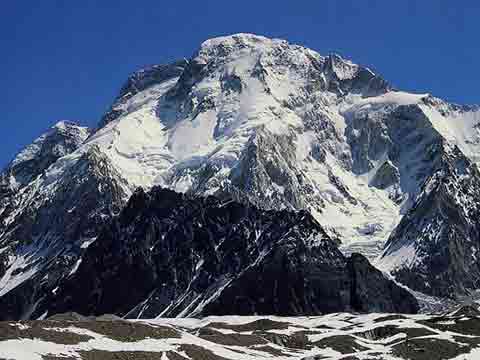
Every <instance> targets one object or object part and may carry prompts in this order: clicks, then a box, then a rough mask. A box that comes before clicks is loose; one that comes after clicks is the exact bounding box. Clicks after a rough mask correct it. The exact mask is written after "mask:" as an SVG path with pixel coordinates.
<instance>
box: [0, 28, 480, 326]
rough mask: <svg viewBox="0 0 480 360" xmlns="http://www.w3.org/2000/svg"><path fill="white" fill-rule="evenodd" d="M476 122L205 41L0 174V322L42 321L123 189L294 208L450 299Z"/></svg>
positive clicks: (469, 244)
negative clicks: (98, 115)
mask: <svg viewBox="0 0 480 360" xmlns="http://www.w3.org/2000/svg"><path fill="white" fill-rule="evenodd" d="M479 123H480V110H479V108H478V107H465V106H458V105H454V104H449V103H447V102H445V101H442V100H440V99H437V98H435V97H433V96H431V95H429V94H412V93H407V92H402V91H397V90H394V89H393V88H392V87H391V86H390V85H389V84H388V82H387V81H385V80H384V79H383V78H382V77H380V76H379V75H377V74H375V73H374V72H372V71H371V70H370V69H368V68H366V67H362V66H359V65H357V64H355V63H353V62H351V61H349V60H346V59H343V58H342V57H340V56H338V55H326V56H323V55H320V54H318V53H317V52H315V51H313V50H310V49H307V48H305V47H302V46H298V45H292V44H289V43H288V42H287V41H284V40H278V39H268V38H266V37H262V36H256V35H251V34H236V35H231V36H225V37H219V38H215V39H210V40H207V41H205V42H204V43H203V44H201V46H200V48H199V49H198V50H197V52H196V53H195V54H194V55H193V56H192V57H191V58H190V59H188V60H185V59H182V60H179V61H175V62H173V63H171V64H165V65H155V66H151V67H149V68H145V69H142V70H140V71H138V72H135V73H134V74H132V75H130V77H129V78H128V80H127V82H126V83H125V85H124V86H123V87H122V89H121V91H120V93H119V95H118V97H117V98H116V99H115V101H114V102H113V105H112V106H111V108H110V109H109V110H108V112H107V113H106V114H105V115H104V116H103V117H102V120H101V122H100V124H99V126H98V128H97V129H96V130H94V131H91V132H90V131H89V130H87V129H83V128H80V127H75V126H74V125H71V124H66V123H64V124H63V125H57V126H56V127H55V128H54V130H51V131H50V132H49V133H47V134H46V135H44V136H42V137H41V138H40V139H39V140H37V141H35V142H34V143H33V144H32V145H31V146H29V147H27V149H26V150H24V151H23V152H22V153H21V154H20V155H19V156H18V157H17V159H20V160H16V161H14V162H12V164H10V166H9V167H8V168H7V169H6V170H5V171H4V173H3V175H2V183H1V193H0V196H1V198H0V205H1V209H2V210H1V213H0V220H1V221H2V223H1V224H0V230H1V232H0V309H7V310H6V313H8V314H10V315H9V316H12V317H19V316H22V317H30V316H31V315H32V314H35V315H38V312H39V311H44V310H45V311H48V308H49V304H45V303H42V299H43V300H44V299H47V298H51V294H55V293H56V292H57V291H60V290H62V285H63V284H67V283H68V281H69V280H68V279H69V278H71V277H72V276H73V277H75V273H76V271H77V270H78V271H87V270H82V269H83V267H82V266H86V265H82V262H83V259H84V257H85V256H86V257H85V259H87V258H89V259H90V258H91V256H92V255H91V254H90V255H88V254H89V251H94V250H89V247H90V245H91V244H93V243H94V242H95V241H96V240H97V239H98V238H99V234H100V232H101V231H102V229H103V228H104V227H105V226H107V227H108V226H113V225H111V222H112V221H113V223H115V222H114V221H116V220H115V219H117V217H118V214H119V213H120V212H121V211H122V209H123V208H124V207H125V205H126V204H127V201H128V199H129V198H130V197H131V196H132V194H133V193H134V192H135V190H136V189H137V188H138V187H142V188H143V189H144V190H145V191H147V192H148V191H149V190H150V189H152V188H158V187H162V188H167V189H171V190H174V191H176V192H181V193H186V194H187V195H188V196H191V197H197V196H201V197H206V196H210V195H211V196H214V197H216V198H217V199H219V201H224V202H228V201H231V200H234V201H235V202H238V203H241V204H244V205H248V206H252V205H253V206H254V207H255V208H257V209H260V210H259V211H273V210H276V211H279V210H285V211H294V212H295V211H299V210H302V211H307V212H308V213H310V214H311V216H312V217H313V219H315V222H318V225H319V226H320V227H321V229H322V231H325V236H326V237H328V238H329V239H331V240H332V241H334V242H336V243H337V244H339V245H340V248H341V250H342V251H343V252H344V253H345V254H347V255H348V254H350V253H352V252H361V253H363V254H364V255H366V256H367V257H368V258H369V259H371V260H372V261H374V263H375V264H376V265H377V266H378V267H379V268H380V269H382V270H384V271H387V272H390V273H391V274H392V275H393V276H396V277H397V280H398V281H400V282H403V283H404V284H406V285H408V286H409V287H410V288H412V289H414V290H418V291H422V292H424V293H427V294H430V295H438V296H448V297H454V296H457V295H463V294H466V293H468V292H469V291H470V290H472V289H476V288H477V287H478V281H479V280H480V268H479V265H478V261H477V260H476V253H477V251H478V249H479V246H480V244H479V243H478V239H479V236H478V232H479V231H480V229H479V226H478V220H477V219H478V216H477V213H478V207H479V205H478V194H479V193H480V188H479V187H480V185H479V184H480V178H479V173H478V168H477V161H478V158H477V157H476V154H477V153H478V151H479V149H480V148H479V146H480V133H479ZM55 129H57V130H55ZM61 129H64V130H61ZM52 131H53V132H52ZM19 166H20V167H19ZM106 224H109V225H106ZM152 226H153V225H152ZM157 235H158V234H157ZM145 236H147V235H145ZM148 236H151V235H148ZM102 238H105V235H103V237H102ZM297 240H298V239H297ZM297 240H296V241H297ZM119 241H120V240H119ZM121 241H127V240H125V239H122V240H121ZM298 241H299V240H298ZM159 246H160V245H159ZM161 246H163V245H161ZM93 248H95V249H99V248H102V245H98V246H95V247H92V249H93ZM105 249H106V248H105ZM97 251H98V250H97ZM212 254H213V253H212ZM96 256H99V257H100V258H102V256H103V255H101V254H100V255H98V254H97V255H96ZM89 269H90V268H89ZM91 269H95V267H92V268H91ZM88 271H93V270H88ZM217 275H218V274H216V275H215V276H217ZM102 281H103V280H102ZM112 281H113V280H112ZM101 283H102V284H106V283H104V282H101ZM105 286H107V285H105ZM59 289H60V290H59ZM98 289H100V290H98V291H101V289H102V287H100V288H98ZM62 291H63V290H62ZM63 294H64V295H65V296H67V294H65V293H63ZM52 301H53V300H52ZM123 310H124V309H122V311H123Z"/></svg>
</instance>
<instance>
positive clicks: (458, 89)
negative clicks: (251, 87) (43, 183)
mask: <svg viewBox="0 0 480 360" xmlns="http://www.w3.org/2000/svg"><path fill="white" fill-rule="evenodd" d="M479 19H480V2H479V1H473V0H472V1H468V0H457V1H451V0H424V1H418V0H417V1H410V0H400V1H387V0H383V1H373V0H372V1H362V0H351V1H350V0H343V1H342V0H296V1H292V0H285V1H284V0H277V1H270V0H255V1H251V0H241V1H235V0H233V1H232V0H230V1H229V0H223V1H208V0H204V1H179V0H177V1H162V0H157V1H153V0H139V1H122V0H116V1H110V0H102V1H99V0H82V1H67V0H58V1H54V0H42V1H35V0H30V1H27V0H4V1H1V3H0V45H1V48H0V107H1V112H0V133H1V135H2V136H1V141H0V166H3V165H5V164H6V163H7V162H8V161H9V160H10V159H11V158H12V156H13V155H14V154H15V153H16V152H17V151H18V150H19V149H21V148H22V147H23V146H24V145H26V144H28V143H30V142H31V141H32V140H33V139H34V138H35V137H36V136H38V135H40V134H41V133H42V132H43V131H44V130H45V129H47V128H48V127H49V126H51V125H52V124H54V123H55V122H56V121H57V120H61V119H66V120H72V121H76V122H79V123H81V124H85V125H89V126H94V125H96V124H97V122H98V120H99V118H100V117H101V115H102V113H103V112H104V111H105V110H106V108H107V107H108V106H109V104H110V103H111V102H112V100H113V98H114V96H115V95H116V93H117V92H118V90H119V88H120V86H121V85H122V83H123V82H124V80H125V79H126V77H127V75H128V74H129V73H130V72H132V71H134V70H136V69H138V68H140V67H143V66H145V65H148V64H156V63H162V62H166V61H170V60H173V59H176V58H181V57H189V56H190V55H191V54H192V53H193V52H194V51H195V49H196V48H197V47H198V46H199V44H200V43H201V42H202V41H203V40H205V39H208V38H210V37H215V36H219V35H224V34H231V33H237V32H251V33H256V34H261V35H266V36H270V37H279V38H284V39H287V40H289V41H290V42H292V43H298V44H301V45H304V46H307V47H310V48H312V49H315V50H317V51H318V52H320V53H321V54H326V53H329V52H337V53H340V54H341V55H343V56H345V57H347V58H350V59H352V60H353V61H354V62H357V63H360V64H362V65H367V66H369V67H371V68H372V69H374V70H375V71H376V72H378V73H380V74H382V75H383V76H384V78H386V79H387V80H388V81H390V82H391V83H392V84H393V85H394V86H396V87H397V88H400V89H404V90H409V91H414V92H430V93H432V94H433V95H435V96H438V97H442V98H445V99H448V100H450V101H453V102H457V103H464V104H471V103H480V92H479V91H478V81H479V79H480V76H479V68H480V66H479V64H480V61H479V59H480V41H479V35H480V30H479V26H478V21H479Z"/></svg>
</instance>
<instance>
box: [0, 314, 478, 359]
mask: <svg viewBox="0 0 480 360" xmlns="http://www.w3.org/2000/svg"><path fill="white" fill-rule="evenodd" d="M479 345H480V313H479V312H478V310H477V309H476V308H474V307H463V308H460V309H457V310H455V311H451V312H448V313H445V314H442V315H398V314H397V315H395V314H367V315H354V314H348V313H338V314H331V315H325V316H318V317H290V318H289V317H257V316H251V317H236V316H229V317H208V318H205V319H201V320H200V319H156V320H146V321H145V320H143V321H124V320H121V319H117V318H114V317H102V318H96V319H90V318H84V317H81V316H78V315H74V314H69V315H62V316H55V317H53V318H50V319H47V320H41V321H22V322H3V323H0V359H22V360H23V359H28V360H37V359H39V360H54V359H67V360H70V359H83V360H92V359H95V360H96V359H99V360H100V359H102V360H103V359H105V360H109V359H159V360H183V359H195V360H210V359H211V360H222V359H238V360H244V359H315V360H316V359H322V360H323V359H348V360H354V359H391V360H394V359H425V360H427V359H439V360H440V359H478V358H479V357H480V346H479Z"/></svg>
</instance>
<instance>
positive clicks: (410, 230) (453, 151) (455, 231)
mask: <svg viewBox="0 0 480 360" xmlns="http://www.w3.org/2000/svg"><path fill="white" fill-rule="evenodd" d="M443 146H445V147H447V146H448V145H443ZM444 154H445V155H444V156H442V157H441V159H439V161H438V164H437V168H436V171H435V173H434V175H432V176H431V177H430V178H429V179H428V180H427V181H426V182H425V184H424V186H423V191H422V193H421V194H420V195H419V197H418V199H417V201H416V202H415V205H414V207H412V209H410V211H409V212H408V213H407V214H406V215H405V217H404V218H403V219H402V221H401V222H400V224H399V225H398V227H397V228H396V229H395V231H394V232H393V233H392V235H391V236H390V238H389V240H388V242H387V244H386V249H385V251H384V253H383V255H382V257H381V259H380V261H379V264H380V265H381V266H385V267H388V268H390V269H394V271H393V274H394V275H395V277H396V278H397V280H399V281H401V282H402V283H404V284H406V285H408V286H410V287H412V288H414V289H418V290H420V291H422V292H424V293H428V294H433V295H436V296H441V297H445V296H453V295H466V294H468V292H469V290H471V289H477V288H478V286H479V285H480V283H479V280H480V263H479V261H478V259H477V252H478V249H479V247H480V242H479V239H480V224H479V222H478V219H479V216H480V198H479V195H478V194H479V191H480V174H479V171H478V168H477V167H476V166H475V165H474V164H473V163H472V162H471V161H470V160H469V159H468V158H466V157H465V156H464V155H463V154H462V153H461V151H460V150H459V149H458V148H457V147H453V148H449V149H447V150H446V151H445V152H444Z"/></svg>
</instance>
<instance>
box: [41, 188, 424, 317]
mask: <svg viewBox="0 0 480 360" xmlns="http://www.w3.org/2000/svg"><path fill="white" fill-rule="evenodd" d="M47 304H50V305H47V307H46V308H45V309H40V307H41V306H39V311H40V312H43V311H44V310H48V312H49V313H55V312H65V311H76V312H80V313H82V314H103V313H115V314H119V315H122V316H127V317H135V318H136V317H141V318H153V317H156V316H159V315H161V316H164V317H176V316H205V315H229V314H232V315H233V314H236V315H250V314H271V313H274V314H278V315H301V314H303V315H315V314H321V313H326V312H339V311H347V310H348V311H362V312H368V311H379V312H405V313H412V312H416V311H417V310H418V305H417V302H416V300H415V298H414V297H413V296H412V295H410V294H409V293H408V292H407V291H405V290H404V289H402V288H400V287H399V286H397V285H395V284H394V283H393V282H392V281H390V280H387V279H386V278H385V277H384V275H383V274H382V273H381V272H379V271H378V270H376V269H374V268H373V267H372V266H371V265H370V263H369V262H368V260H366V259H365V258H364V257H363V256H362V255H359V254H355V255H353V256H352V258H350V259H346V258H345V257H344V256H343V255H342V254H341V253H340V251H339V250H338V248H337V245H336V244H335V243H334V242H333V241H332V240H331V239H330V238H329V237H328V235H327V234H326V233H325V231H324V230H323V229H322V227H321V226H320V225H319V224H318V223H317V222H316V221H315V220H314V219H313V217H312V216H311V215H310V214H309V213H308V212H305V211H300V212H288V211H280V212H276V211H262V210H259V209H257V208H255V207H251V206H246V205H242V204H240V203H236V202H232V201H231V202H228V203H222V202H221V201H220V200H217V199H215V198H213V197H209V198H205V199H204V198H192V197H190V196H188V195H182V194H178V193H175V192H173V191H170V190H166V189H161V188H154V189H153V190H152V191H151V192H150V193H145V192H143V190H139V191H137V192H136V193H135V194H134V195H133V196H132V198H131V199H130V201H129V202H128V204H127V206H126V207H125V209H124V210H123V211H122V213H121V214H120V215H119V216H118V218H116V219H114V220H113V221H112V223H111V224H110V225H109V226H107V227H106V228H105V229H104V230H103V231H102V233H101V234H100V236H99V238H98V239H97V241H96V242H95V243H94V244H92V245H90V247H89V248H88V250H87V251H86V253H85V255H84V256H83V258H82V263H81V264H80V266H79V267H78V270H77V271H76V273H75V274H74V275H73V276H72V277H70V278H69V279H68V280H67V281H66V282H64V283H63V284H61V285H60V288H59V289H58V291H57V292H56V294H55V295H54V296H53V298H52V299H51V300H48V301H47Z"/></svg>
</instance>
